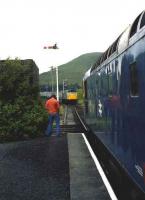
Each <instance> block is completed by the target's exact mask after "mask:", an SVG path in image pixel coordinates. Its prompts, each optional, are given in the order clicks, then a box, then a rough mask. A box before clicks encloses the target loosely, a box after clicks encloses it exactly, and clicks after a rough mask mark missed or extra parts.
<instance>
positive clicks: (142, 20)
mask: <svg viewBox="0 0 145 200" xmlns="http://www.w3.org/2000/svg"><path fill="white" fill-rule="evenodd" d="M144 25H145V13H144V14H143V17H142V19H141V24H140V28H142V27H143V26H144Z"/></svg>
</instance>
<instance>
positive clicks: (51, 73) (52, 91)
mask: <svg viewBox="0 0 145 200" xmlns="http://www.w3.org/2000/svg"><path fill="white" fill-rule="evenodd" d="M53 69H54V68H53V66H52V67H51V92H52V93H53V91H54V89H53Z"/></svg>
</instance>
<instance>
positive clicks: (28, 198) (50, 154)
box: [0, 133, 111, 200]
mask: <svg viewBox="0 0 145 200" xmlns="http://www.w3.org/2000/svg"><path fill="white" fill-rule="evenodd" d="M0 152H1V154H0V169H1V170H0V180H1V181H0V199H2V200H10V199H11V200H20V199H21V200H34V199H35V200H49V199H50V200H89V199H90V200H97V199H98V200H109V199H111V198H110V196H109V194H108V192H107V190H106V187H105V185H104V183H103V181H102V178H101V176H100V174H99V173H98V171H97V168H96V166H95V164H94V161H93V160H92V158H91V156H90V153H89V151H88V149H87V146H86V144H85V141H84V139H83V137H82V134H80V133H78V134H77V133H75V134H73V133H68V134H62V136H61V137H56V136H55V134H54V135H52V136H51V137H49V138H48V137H43V138H37V139H33V140H29V141H21V142H11V143H5V144H0Z"/></svg>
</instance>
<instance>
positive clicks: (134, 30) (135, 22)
mask: <svg viewBox="0 0 145 200" xmlns="http://www.w3.org/2000/svg"><path fill="white" fill-rule="evenodd" d="M140 16H141V14H140V15H139V16H138V17H137V18H136V20H135V21H134V23H133V25H132V27H131V32H130V38H131V37H132V36H133V35H134V34H135V33H136V32H137V25H138V21H139V18H140Z"/></svg>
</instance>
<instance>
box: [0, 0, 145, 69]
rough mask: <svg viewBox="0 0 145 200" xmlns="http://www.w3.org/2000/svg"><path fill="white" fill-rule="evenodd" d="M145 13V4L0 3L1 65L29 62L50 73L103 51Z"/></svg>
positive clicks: (82, 0) (108, 0) (90, 0)
mask: <svg viewBox="0 0 145 200" xmlns="http://www.w3.org/2000/svg"><path fill="white" fill-rule="evenodd" d="M144 9H145V0H0V59H6V58H8V57H11V58H12V59H13V58H15V57H19V58H20V59H27V58H32V59H34V61H35V62H36V64H37V66H38V67H39V71H40V73H42V72H45V71H48V69H49V67H50V66H57V65H61V64H64V63H66V62H68V61H70V60H72V59H74V58H76V57H78V56H80V55H82V54H84V53H91V52H102V51H105V50H106V49H107V48H108V46H110V45H111V44H112V42H113V41H114V40H115V39H116V38H117V37H118V36H119V35H120V33H121V32H122V31H123V30H124V29H125V28H126V27H127V26H128V25H129V24H131V23H132V21H133V20H134V19H135V18H136V17H137V16H138V15H139V14H140V12H142V11H143V10H144ZM54 43H57V44H58V46H59V49H58V50H51V49H50V50H44V49H43V47H44V46H49V45H53V44H54Z"/></svg>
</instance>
